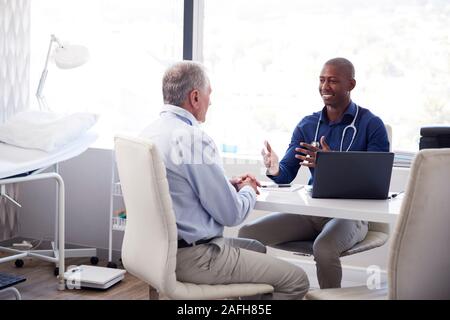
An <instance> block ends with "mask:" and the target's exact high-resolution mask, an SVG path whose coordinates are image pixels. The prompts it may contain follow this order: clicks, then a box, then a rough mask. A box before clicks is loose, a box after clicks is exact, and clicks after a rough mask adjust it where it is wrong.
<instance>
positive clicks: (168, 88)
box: [162, 61, 209, 107]
mask: <svg viewBox="0 0 450 320" xmlns="http://www.w3.org/2000/svg"><path fill="white" fill-rule="evenodd" d="M208 86H209V79H208V76H207V75H206V71H205V69H204V67H203V66H202V65H201V64H200V63H198V62H194V61H181V62H177V63H175V64H173V65H172V66H170V67H169V68H168V69H167V70H166V72H165V73H164V76H163V82H162V91H163V99H164V103H165V104H171V105H174V106H177V107H180V106H181V105H182V104H183V102H184V101H185V100H186V99H187V98H188V95H189V93H190V92H191V91H192V90H194V89H197V90H200V91H202V92H205V91H206V89H207V88H208Z"/></svg>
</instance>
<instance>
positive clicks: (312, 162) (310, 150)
mask: <svg viewBox="0 0 450 320" xmlns="http://www.w3.org/2000/svg"><path fill="white" fill-rule="evenodd" d="M300 145H301V146H302V147H303V148H295V151H296V152H300V153H302V154H296V155H295V157H296V158H297V159H300V160H302V161H301V162H300V164H301V165H303V166H306V167H309V168H314V167H315V166H316V154H317V151H319V150H320V151H331V149H330V146H329V145H328V144H327V143H326V142H325V137H324V136H322V137H321V138H320V145H321V146H322V149H320V148H319V147H318V146H316V145H314V143H312V144H309V143H305V142H300Z"/></svg>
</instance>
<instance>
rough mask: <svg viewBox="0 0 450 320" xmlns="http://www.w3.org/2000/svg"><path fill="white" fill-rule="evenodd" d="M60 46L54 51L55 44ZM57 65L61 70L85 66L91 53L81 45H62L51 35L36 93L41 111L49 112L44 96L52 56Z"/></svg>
mask: <svg viewBox="0 0 450 320" xmlns="http://www.w3.org/2000/svg"><path fill="white" fill-rule="evenodd" d="M54 43H56V44H58V46H57V47H55V49H54V50H53V51H52V47H53V44H54ZM52 53H53V55H52V57H53V60H54V62H55V64H56V66H57V67H58V68H60V69H72V68H76V67H79V66H81V65H83V64H85V63H86V62H87V61H88V60H89V52H88V49H87V48H86V47H83V46H79V45H68V44H64V45H63V44H62V43H61V42H60V41H59V39H58V38H56V37H55V35H54V34H52V35H50V44H49V46H48V52H47V58H46V59H45V65H44V70H43V71H42V75H41V78H40V80H39V85H38V88H37V91H36V98H37V100H38V103H39V109H40V110H43V109H45V110H48V106H47V103H46V101H45V98H44V96H43V94H42V92H43V90H44V84H45V80H46V78H47V73H48V69H47V67H48V61H49V59H50V56H51V54H52Z"/></svg>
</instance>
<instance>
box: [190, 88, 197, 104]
mask: <svg viewBox="0 0 450 320" xmlns="http://www.w3.org/2000/svg"><path fill="white" fill-rule="evenodd" d="M198 98H199V92H198V90H197V89H194V90H192V91H191V93H190V94H189V100H190V103H191V105H192V106H193V107H194V108H196V107H197V103H198Z"/></svg>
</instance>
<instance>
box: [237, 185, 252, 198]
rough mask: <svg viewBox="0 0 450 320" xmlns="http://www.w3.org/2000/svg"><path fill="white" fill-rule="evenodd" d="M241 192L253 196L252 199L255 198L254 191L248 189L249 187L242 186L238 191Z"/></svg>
mask: <svg viewBox="0 0 450 320" xmlns="http://www.w3.org/2000/svg"><path fill="white" fill-rule="evenodd" d="M241 191H244V192H249V193H251V194H252V196H253V197H254V198H256V192H255V190H254V189H253V188H252V187H250V186H243V187H242V189H241V190H239V192H241Z"/></svg>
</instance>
